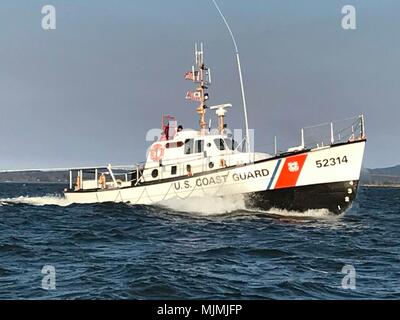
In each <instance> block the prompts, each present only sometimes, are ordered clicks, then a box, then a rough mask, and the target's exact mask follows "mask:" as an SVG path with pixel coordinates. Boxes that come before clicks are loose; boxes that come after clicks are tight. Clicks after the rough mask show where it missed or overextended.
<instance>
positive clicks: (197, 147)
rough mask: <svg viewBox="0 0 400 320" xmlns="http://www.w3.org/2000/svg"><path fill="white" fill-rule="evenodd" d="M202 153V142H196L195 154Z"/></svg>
mask: <svg viewBox="0 0 400 320" xmlns="http://www.w3.org/2000/svg"><path fill="white" fill-rule="evenodd" d="M203 151H204V140H196V144H195V150H194V152H195V153H201V152H203Z"/></svg>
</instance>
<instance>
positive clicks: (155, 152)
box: [150, 143, 164, 161]
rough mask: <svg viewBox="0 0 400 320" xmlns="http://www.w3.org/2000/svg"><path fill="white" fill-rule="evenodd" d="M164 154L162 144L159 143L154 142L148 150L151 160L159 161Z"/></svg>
mask: <svg viewBox="0 0 400 320" xmlns="http://www.w3.org/2000/svg"><path fill="white" fill-rule="evenodd" d="M163 156H164V146H163V145H162V144H161V143H156V144H155V145H154V146H153V147H152V148H151V150H150V158H151V160H153V161H159V160H161V159H162V158H163Z"/></svg>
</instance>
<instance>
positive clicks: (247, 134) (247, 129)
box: [212, 0, 251, 152]
mask: <svg viewBox="0 0 400 320" xmlns="http://www.w3.org/2000/svg"><path fill="white" fill-rule="evenodd" d="M212 2H213V3H214V5H215V7H216V8H217V10H218V12H219V14H220V16H221V18H222V20H223V21H224V23H225V26H226V28H227V29H228V31H229V34H230V36H231V38H232V41H233V45H234V47H235V54H236V61H237V66H238V71H239V80H240V89H241V92H242V101H243V113H244V121H245V128H246V144H245V146H246V150H245V151H246V152H251V150H250V140H249V139H250V135H249V123H248V120H247V107H246V96H245V94H244V86H243V76H242V68H241V65H240V57H239V50H238V47H237V44H236V40H235V37H234V35H233V32H232V30H231V28H230V27H229V24H228V21H226V19H225V16H224V15H223V13H222V11H221V9H220V8H219V6H218V4H217V2H216V0H212Z"/></svg>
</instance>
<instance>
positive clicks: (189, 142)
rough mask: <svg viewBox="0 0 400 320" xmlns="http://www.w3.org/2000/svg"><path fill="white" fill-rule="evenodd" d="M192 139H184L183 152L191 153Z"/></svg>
mask: <svg viewBox="0 0 400 320" xmlns="http://www.w3.org/2000/svg"><path fill="white" fill-rule="evenodd" d="M193 142H194V141H193V139H186V140H185V154H191V153H193Z"/></svg>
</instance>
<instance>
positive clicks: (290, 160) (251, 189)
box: [65, 140, 365, 213]
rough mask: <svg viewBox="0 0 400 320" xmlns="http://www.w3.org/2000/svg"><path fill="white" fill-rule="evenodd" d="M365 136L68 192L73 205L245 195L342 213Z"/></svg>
mask: <svg viewBox="0 0 400 320" xmlns="http://www.w3.org/2000/svg"><path fill="white" fill-rule="evenodd" d="M364 148H365V140H359V141H355V142H348V143H344V144H338V145H332V146H329V147H326V148H318V149H313V150H308V151H300V152H297V153H292V154H287V155H280V156H278V157H275V158H270V159H265V160H260V161H257V162H254V163H251V164H247V165H243V166H233V167H228V168H220V169H215V170H213V171H210V172H203V173H198V174H193V176H191V177H189V176H181V177H176V178H170V179H163V180H158V181H151V182H147V183H146V182H143V183H141V184H140V185H137V186H130V187H124V188H116V189H92V190H79V191H72V190H69V191H66V192H65V198H66V199H67V201H69V202H71V203H97V202H129V203H132V204H142V205H151V204H156V203H159V202H162V201H165V200H171V199H190V198H192V197H207V198H210V197H221V196H222V197H223V196H230V195H236V194H244V195H246V202H247V204H248V205H249V206H251V207H259V208H261V209H265V210H268V209H269V208H270V207H278V208H282V209H289V210H301V211H305V210H307V209H319V208H327V209H329V210H330V211H333V212H335V213H341V212H343V211H344V210H345V209H346V208H347V207H348V206H350V204H351V202H352V201H353V200H354V198H355V195H356V192H357V185H358V180H359V178H360V172H361V166H362V159H363V154H364Z"/></svg>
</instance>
